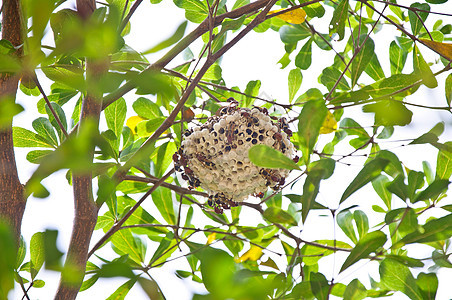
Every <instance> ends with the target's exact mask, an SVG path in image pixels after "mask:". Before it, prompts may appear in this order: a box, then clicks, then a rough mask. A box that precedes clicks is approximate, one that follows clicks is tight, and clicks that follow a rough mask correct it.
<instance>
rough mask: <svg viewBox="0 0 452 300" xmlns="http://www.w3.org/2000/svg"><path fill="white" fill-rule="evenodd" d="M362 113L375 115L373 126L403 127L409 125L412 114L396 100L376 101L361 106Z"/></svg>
mask: <svg viewBox="0 0 452 300" xmlns="http://www.w3.org/2000/svg"><path fill="white" fill-rule="evenodd" d="M363 112H367V113H375V125H382V126H396V125H398V126H405V125H408V124H410V123H411V118H412V116H413V113H412V112H411V111H410V110H409V109H408V108H406V106H405V105H404V104H403V103H402V102H401V101H397V100H378V101H377V102H376V103H373V104H367V105H365V106H363Z"/></svg>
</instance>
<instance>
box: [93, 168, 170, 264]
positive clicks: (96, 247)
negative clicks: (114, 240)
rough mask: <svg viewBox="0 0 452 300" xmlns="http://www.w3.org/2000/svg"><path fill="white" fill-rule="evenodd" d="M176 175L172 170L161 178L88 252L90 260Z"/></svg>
mask: <svg viewBox="0 0 452 300" xmlns="http://www.w3.org/2000/svg"><path fill="white" fill-rule="evenodd" d="M173 173H174V169H171V170H170V171H168V173H166V174H165V176H163V177H162V178H160V179H159V180H158V181H157V182H156V183H155V184H154V185H153V186H152V188H150V189H149V191H147V192H146V193H145V194H144V195H143V196H142V197H141V199H140V200H139V201H138V202H137V203H135V205H134V206H133V207H132V208H131V209H130V210H129V211H128V212H127V214H126V215H125V216H124V217H122V218H121V220H119V221H118V222H117V223H116V224H115V225H113V226H112V227H111V228H110V229H109V230H108V231H107V233H105V235H104V236H103V237H102V238H101V239H100V240H99V241H98V242H97V243H96V244H95V245H94V246H93V248H92V249H91V250H90V251H89V252H88V258H89V257H90V256H91V255H93V253H94V252H95V251H96V250H97V249H98V248H99V247H100V246H102V245H103V244H104V243H105V242H106V241H107V240H108V239H109V238H110V237H111V236H112V235H113V234H114V233H115V232H116V231H118V230H119V229H120V227H121V226H122V225H123V224H124V223H125V221H127V219H129V217H130V216H131V215H132V214H133V213H134V212H135V211H136V210H137V208H138V207H140V205H141V203H143V202H144V200H146V198H147V197H149V195H151V194H152V193H153V192H154V191H155V190H156V189H157V188H158V187H159V186H160V185H162V183H163V182H164V181H165V180H166V179H167V178H168V177H169V176H170V175H171V174H173Z"/></svg>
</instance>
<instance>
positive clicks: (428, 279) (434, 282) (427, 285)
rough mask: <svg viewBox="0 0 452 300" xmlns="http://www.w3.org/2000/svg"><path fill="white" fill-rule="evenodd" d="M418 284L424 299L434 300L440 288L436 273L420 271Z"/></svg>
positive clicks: (417, 279)
mask: <svg viewBox="0 0 452 300" xmlns="http://www.w3.org/2000/svg"><path fill="white" fill-rule="evenodd" d="M416 284H417V286H418V288H419V291H420V292H421V294H422V299H426V300H434V299H435V298H436V292H437V290H438V277H437V276H436V274H435V273H427V274H426V273H422V272H421V273H419V275H417V278H416Z"/></svg>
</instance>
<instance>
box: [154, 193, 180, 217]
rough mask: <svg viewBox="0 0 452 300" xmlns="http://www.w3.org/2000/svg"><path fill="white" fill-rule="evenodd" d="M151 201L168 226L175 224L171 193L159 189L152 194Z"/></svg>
mask: <svg viewBox="0 0 452 300" xmlns="http://www.w3.org/2000/svg"><path fill="white" fill-rule="evenodd" d="M152 200H153V201H154V204H155V206H156V207H157V209H158V210H159V212H160V214H161V215H162V217H163V219H165V221H166V222H168V223H169V224H173V225H174V224H176V216H175V214H174V208H173V197H172V195H171V191H170V190H168V189H167V188H162V187H159V188H157V189H156V190H155V191H154V192H153V193H152Z"/></svg>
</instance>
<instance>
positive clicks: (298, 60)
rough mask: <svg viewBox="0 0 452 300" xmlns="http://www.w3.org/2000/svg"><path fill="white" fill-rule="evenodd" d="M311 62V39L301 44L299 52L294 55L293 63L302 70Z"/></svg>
mask: <svg viewBox="0 0 452 300" xmlns="http://www.w3.org/2000/svg"><path fill="white" fill-rule="evenodd" d="M311 62H312V39H309V40H308V41H307V42H306V44H304V45H303V47H302V48H301V50H300V52H298V54H297V56H296V57H295V65H296V66H297V67H299V68H300V69H302V70H307V69H308V68H309V67H310V66H311Z"/></svg>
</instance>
